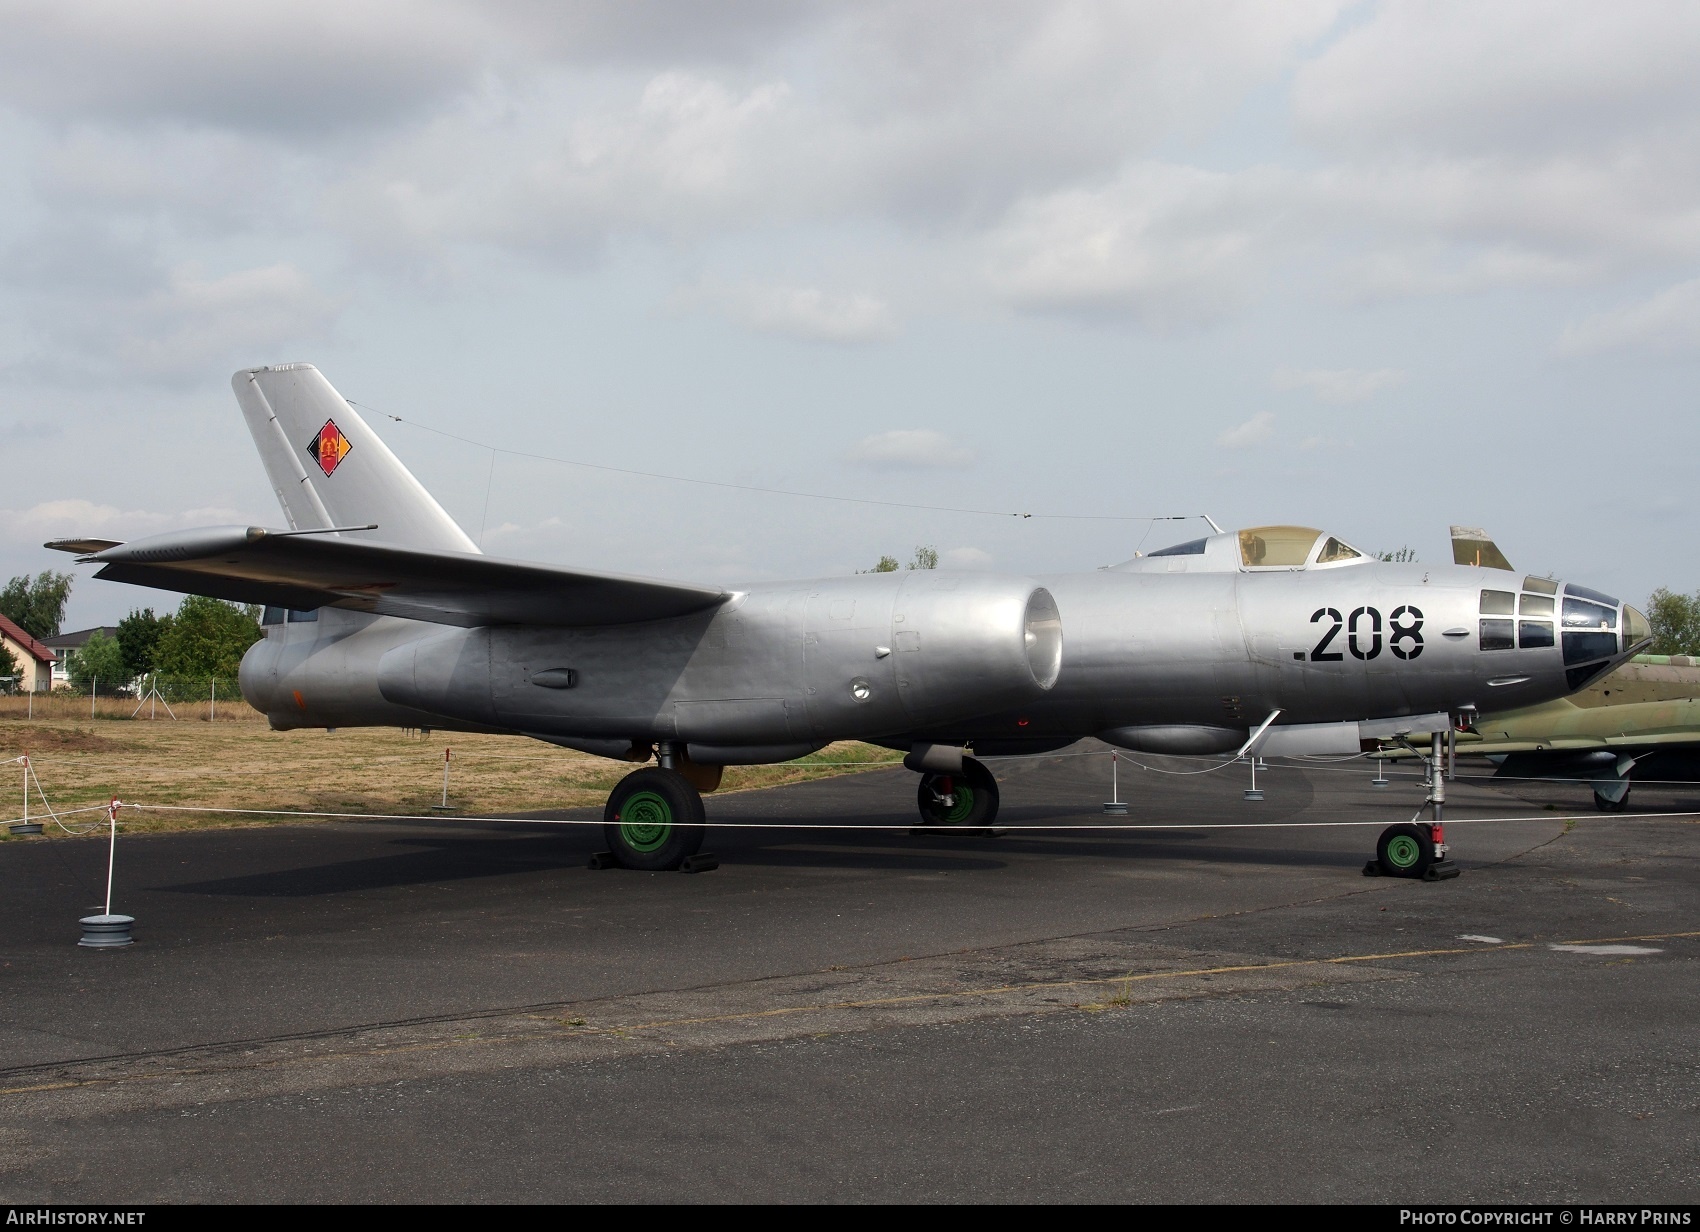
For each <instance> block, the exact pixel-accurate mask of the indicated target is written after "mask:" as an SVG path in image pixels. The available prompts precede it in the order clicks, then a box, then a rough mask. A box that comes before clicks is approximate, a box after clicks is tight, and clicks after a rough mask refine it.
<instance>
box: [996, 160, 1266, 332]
mask: <svg viewBox="0 0 1700 1232" xmlns="http://www.w3.org/2000/svg"><path fill="white" fill-rule="evenodd" d="M1286 178H1287V177H1285V176H1283V175H1281V174H1280V173H1277V172H1269V173H1259V172H1252V173H1249V174H1244V175H1227V174H1221V173H1216V172H1206V171H1201V170H1198V169H1197V168H1193V167H1186V166H1179V165H1175V164H1163V163H1146V164H1142V165H1140V166H1137V167H1134V168H1131V169H1129V170H1128V171H1126V172H1124V173H1123V174H1122V175H1121V176H1120V177H1118V178H1117V180H1116V181H1115V182H1114V183H1113V184H1111V185H1109V186H1108V187H1105V188H1102V189H1070V190H1066V191H1063V192H1058V193H1051V194H1048V195H1046V196H1043V197H1037V198H1033V199H1030V200H1027V201H1023V202H1020V203H1019V204H1017V205H1016V206H1015V207H1014V208H1013V209H1011V210H1010V212H1009V215H1008V216H1007V217H1006V218H1005V220H1004V221H1003V223H1002V224H1001V225H1000V226H999V227H997V228H996V229H995V230H994V231H993V232H992V234H991V236H990V237H989V246H990V248H991V252H992V256H991V261H990V265H989V270H988V277H989V279H990V281H991V284H992V285H993V287H994V288H996V289H997V290H998V291H999V292H1001V293H1002V294H1003V295H1004V296H1005V297H1006V298H1007V299H1009V300H1010V301H1011V302H1013V303H1015V304H1016V305H1018V306H1021V307H1024V308H1037V309H1062V310H1098V311H1103V310H1108V311H1118V312H1126V313H1129V314H1131V315H1133V316H1136V317H1139V318H1141V319H1143V320H1145V321H1147V322H1150V323H1152V324H1158V325H1162V324H1173V323H1184V322H1188V321H1198V320H1210V319H1213V318H1215V317H1219V316H1222V315H1224V314H1225V313H1227V312H1228V311H1230V310H1231V309H1233V308H1235V307H1237V306H1238V305H1239V304H1240V303H1241V302H1242V301H1243V300H1244V299H1245V297H1246V295H1247V294H1248V292H1249V290H1250V288H1251V286H1252V284H1253V280H1254V279H1255V278H1256V276H1257V275H1258V273H1259V272H1260V271H1261V269H1262V268H1263V267H1264V266H1265V265H1266V264H1267V262H1268V260H1269V257H1270V255H1271V253H1270V249H1269V243H1268V241H1269V240H1270V239H1271V238H1272V236H1273V233H1274V229H1275V225H1276V222H1277V218H1275V217H1272V216H1271V213H1270V211H1269V210H1268V208H1267V200H1266V198H1267V195H1268V193H1269V192H1270V191H1271V190H1275V191H1277V192H1281V191H1282V190H1281V189H1280V188H1279V187H1278V185H1277V184H1275V183H1274V181H1279V180H1284V179H1286Z"/></svg>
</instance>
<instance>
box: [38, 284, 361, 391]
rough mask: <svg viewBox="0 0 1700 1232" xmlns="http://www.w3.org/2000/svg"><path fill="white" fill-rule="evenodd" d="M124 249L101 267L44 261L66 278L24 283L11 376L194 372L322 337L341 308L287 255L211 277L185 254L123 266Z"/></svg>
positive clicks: (276, 356) (263, 358) (272, 356)
mask: <svg viewBox="0 0 1700 1232" xmlns="http://www.w3.org/2000/svg"><path fill="white" fill-rule="evenodd" d="M123 255H125V254H120V259H119V260H117V261H115V262H114V263H113V265H112V266H111V267H109V268H106V269H102V268H100V263H98V262H95V263H92V264H90V265H87V266H85V265H84V263H82V262H80V261H76V260H75V258H70V257H67V258H66V260H57V259H50V260H48V261H47V262H46V264H45V266H44V268H43V271H42V272H43V273H46V274H51V273H53V272H54V271H56V270H59V269H61V268H62V269H64V276H63V277H62V278H60V279H59V280H57V285H52V286H47V287H42V288H41V289H40V290H36V289H35V288H33V287H31V288H28V289H27V292H33V294H28V293H26V299H27V300H28V301H30V303H31V312H30V325H31V332H32V334H33V335H34V337H33V345H31V346H30V347H29V348H28V350H27V351H26V354H25V357H24V358H23V359H21V360H19V361H18V362H16V363H14V364H13V365H11V366H10V367H11V370H12V372H11V375H12V376H13V377H14V378H17V377H23V378H25V379H28V378H31V377H34V378H37V379H47V380H50V381H54V382H63V381H71V382H73V383H86V382H89V381H91V380H112V379H114V378H122V379H125V380H135V379H138V378H143V379H149V380H154V381H163V382H176V381H182V380H199V379H203V378H205V377H206V376H207V375H208V373H209V371H228V370H229V369H230V368H231V367H233V366H237V365H241V364H244V363H267V362H277V361H279V360H280V359H281V358H282V355H281V352H283V351H285V350H293V349H295V348H296V347H299V346H302V345H305V344H309V343H312V342H317V341H321V340H323V339H324V338H326V337H327V336H328V335H329V334H330V332H331V329H332V327H333V326H334V324H335V322H336V319H337V317H338V316H339V314H340V313H341V310H342V302H341V301H340V300H338V299H336V298H334V297H332V296H330V295H328V294H326V293H325V292H323V291H321V290H320V289H319V288H318V287H317V285H316V284H315V283H314V282H313V280H312V278H310V277H309V276H308V275H307V274H306V272H304V271H303V270H301V269H299V268H298V267H296V266H294V265H292V264H289V263H288V262H279V263H277V264H275V265H267V266H259V267H256V268H252V269H238V270H233V271H231V272H230V273H227V274H218V275H209V274H207V273H206V271H205V270H204V269H203V267H202V266H201V264H200V263H199V262H195V261H188V262H184V263H182V264H180V265H178V266H177V267H175V268H174V269H171V270H169V271H167V272H164V273H159V272H155V271H149V270H146V269H145V268H142V267H141V266H140V263H139V262H133V263H131V264H130V265H129V267H128V268H126V265H125V262H124V261H123V260H122V256H123ZM72 262H74V264H73V263H72Z"/></svg>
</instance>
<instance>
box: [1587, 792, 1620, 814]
mask: <svg viewBox="0 0 1700 1232" xmlns="http://www.w3.org/2000/svg"><path fill="white" fill-rule="evenodd" d="M1594 807H1595V808H1596V809H1598V810H1599V811H1600V812H1602V813H1621V812H1624V811H1626V810H1627V809H1628V808H1629V792H1628V791H1627V790H1626V791H1625V792H1624V793H1623V798H1622V799H1619V800H1613V799H1612V798H1611V797H1609V796H1602V795H1601V794H1600V793H1599V792H1597V791H1596V792H1595V793H1594Z"/></svg>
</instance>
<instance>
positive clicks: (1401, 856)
mask: <svg viewBox="0 0 1700 1232" xmlns="http://www.w3.org/2000/svg"><path fill="white" fill-rule="evenodd" d="M1422 854H1423V849H1422V847H1421V846H1420V845H1419V844H1418V842H1417V840H1416V839H1414V838H1412V837H1411V836H1410V835H1409V834H1396V835H1394V836H1393V838H1392V839H1390V840H1389V841H1388V843H1387V862H1388V863H1389V864H1391V865H1393V867H1394V868H1415V867H1416V864H1417V861H1418V860H1419V859H1421V858H1422Z"/></svg>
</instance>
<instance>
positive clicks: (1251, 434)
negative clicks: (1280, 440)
mask: <svg viewBox="0 0 1700 1232" xmlns="http://www.w3.org/2000/svg"><path fill="white" fill-rule="evenodd" d="M1274 435H1275V415H1274V412H1272V411H1259V412H1258V413H1257V414H1255V415H1253V416H1252V417H1251V418H1250V419H1248V420H1246V421H1245V422H1244V423H1243V424H1241V425H1239V427H1237V428H1229V429H1228V430H1227V431H1226V432H1224V433H1222V434H1221V435H1220V436H1218V437H1217V438H1216V443H1217V444H1218V445H1220V446H1222V447H1223V448H1224V449H1250V448H1251V447H1252V446H1254V445H1261V444H1263V442H1264V441H1266V440H1268V439H1269V438H1270V437H1272V436H1274Z"/></svg>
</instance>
